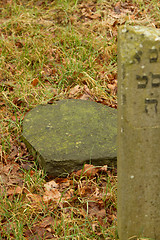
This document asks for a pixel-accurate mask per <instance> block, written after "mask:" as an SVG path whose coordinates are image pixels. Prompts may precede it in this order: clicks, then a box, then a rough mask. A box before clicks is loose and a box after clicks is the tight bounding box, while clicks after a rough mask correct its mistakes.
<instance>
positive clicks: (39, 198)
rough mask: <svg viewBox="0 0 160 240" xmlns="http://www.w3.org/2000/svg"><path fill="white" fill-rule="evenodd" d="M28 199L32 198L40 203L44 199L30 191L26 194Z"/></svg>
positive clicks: (33, 201) (32, 200)
mask: <svg viewBox="0 0 160 240" xmlns="http://www.w3.org/2000/svg"><path fill="white" fill-rule="evenodd" d="M26 197H27V198H28V200H30V201H31V202H32V203H39V202H41V201H42V197H41V196H40V195H38V194H33V193H28V194H27V195H26Z"/></svg>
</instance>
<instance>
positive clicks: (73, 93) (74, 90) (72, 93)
mask: <svg viewBox="0 0 160 240" xmlns="http://www.w3.org/2000/svg"><path fill="white" fill-rule="evenodd" d="M79 92H81V87H80V86H79V85H76V86H75V87H73V88H71V90H70V91H69V97H72V96H73V95H76V94H77V93H79Z"/></svg>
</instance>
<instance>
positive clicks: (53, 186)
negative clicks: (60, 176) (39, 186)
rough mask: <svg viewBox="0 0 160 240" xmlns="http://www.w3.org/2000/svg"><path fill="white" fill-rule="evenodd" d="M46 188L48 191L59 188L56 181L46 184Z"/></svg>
mask: <svg viewBox="0 0 160 240" xmlns="http://www.w3.org/2000/svg"><path fill="white" fill-rule="evenodd" d="M44 188H45V190H46V191H50V190H54V189H55V188H58V184H57V183H56V182H55V181H54V180H52V181H50V182H47V183H45V184H44Z"/></svg>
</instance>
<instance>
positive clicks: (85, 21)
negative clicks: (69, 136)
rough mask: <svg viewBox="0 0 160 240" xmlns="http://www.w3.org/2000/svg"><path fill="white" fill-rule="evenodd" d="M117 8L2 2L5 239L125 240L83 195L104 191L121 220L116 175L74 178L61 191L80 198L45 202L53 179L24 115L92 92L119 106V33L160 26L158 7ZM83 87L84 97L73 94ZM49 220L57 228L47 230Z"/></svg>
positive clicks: (0, 200) (0, 197) (0, 142)
mask: <svg viewBox="0 0 160 240" xmlns="http://www.w3.org/2000/svg"><path fill="white" fill-rule="evenodd" d="M117 2H118V1H113V0H110V1H104V0H97V1H85V0H82V1H80V0H65V1H61V0H56V1H50V0H48V1H42V0H40V1H38V0H37V1H36V0H35V1H31V0H29V1H25V0H22V1H20V0H12V1H0V6H1V8H0V91H1V95H0V119H1V120H0V124H1V133H0V134H1V139H0V158H1V164H2V163H3V166H4V168H3V169H4V172H0V174H1V175H0V176H1V178H0V180H1V181H3V183H0V184H1V185H0V189H1V191H2V193H1V194H0V206H1V208H0V229H1V235H0V239H27V237H26V236H29V238H28V239H38V238H39V239H49V236H50V235H49V234H52V235H54V238H53V239H118V236H117V227H116V219H111V220H110V221H109V219H108V218H107V217H105V218H104V219H103V221H102V220H101V217H100V216H99V217H98V216H96V217H93V216H91V215H90V214H89V212H88V211H89V210H87V209H90V207H89V206H90V204H91V203H90V201H91V200H92V201H93V199H90V198H89V197H86V196H85V195H84V196H83V194H81V192H78V189H81V188H80V186H83V184H84V181H85V184H88V185H89V188H92V187H93V186H94V187H95V186H96V187H98V189H99V191H100V192H101V194H102V198H101V200H102V201H103V204H104V208H105V211H106V212H107V211H110V212H107V214H108V216H112V217H113V216H115V215H114V214H116V175H114V174H112V171H110V172H108V173H107V174H102V175H99V176H97V177H96V178H94V179H90V178H87V179H86V178H85V179H84V177H83V176H82V177H80V178H79V179H77V178H76V176H74V175H72V176H69V179H70V181H71V182H72V184H71V185H69V186H68V187H67V190H66V189H63V191H62V189H60V190H61V194H62V195H65V194H66V192H68V191H69V190H70V191H71V192H72V195H73V196H72V197H71V198H70V199H69V200H67V201H66V203H65V202H63V201H62V202H63V204H60V203H58V204H57V203H53V202H51V203H44V202H43V201H41V198H42V197H43V196H44V183H45V182H46V181H49V180H47V177H46V175H45V174H44V173H43V172H42V170H40V169H39V168H38V166H37V164H36V161H35V159H33V157H32V156H31V155H30V154H29V153H28V151H27V149H26V148H25V146H24V144H23V143H21V140H20V135H21V130H22V122H23V118H24V115H25V114H26V113H27V112H28V111H29V110H30V109H32V108H33V107H35V106H36V105H38V104H41V103H48V102H50V103H51V102H54V101H55V100H59V99H64V98H80V97H81V96H86V95H85V93H86V91H85V89H87V91H88V93H89V94H88V95H87V96H88V97H89V98H90V99H92V100H93V101H97V102H101V103H103V104H106V105H108V106H111V107H115V108H116V107H117V96H116V84H117V48H116V44H117V29H118V26H119V25H123V24H131V25H145V26H152V27H157V28H159V27H160V4H159V3H158V1H155V0H150V1H140V0H139V1H138V0H135V1H130V2H127V1H125V0H123V1H122V2H121V9H120V10H121V12H122V14H117V13H116V12H115V11H114V6H115V4H116V3H117ZM77 85H78V86H79V89H80V90H79V91H78V92H76V93H74V94H70V91H71V90H72V89H74V87H76V86H77ZM111 86H113V91H112V88H111ZM30 164H31V165H30ZM18 166H19V168H18ZM23 166H25V168H24V167H23ZM1 167H2V165H1ZM14 168H15V169H17V171H15V172H14ZM1 171H2V170H1ZM13 179H14V180H13ZM8 182H9V183H8ZM16 185H18V186H20V187H21V190H22V191H20V190H19V192H17V190H16V188H15V186H16ZM60 186H61V187H62V185H60ZM101 186H103V187H101ZM11 190H12V191H13V190H15V193H13V192H12V194H11V192H10V191H11ZM29 194H30V195H29ZM86 194H87V192H86ZM106 199H107V200H106ZM97 201H98V203H99V205H100V204H102V203H101V202H100V199H98V200H97ZM65 204H66V205H65ZM82 209H85V211H86V212H88V214H86V215H85V214H84V212H83V211H84V210H82ZM86 212H85V213H86ZM49 217H50V221H51V218H52V223H51V222H49V224H48V225H46V226H44V225H43V224H42V222H43V221H44V220H46V219H47V218H48V219H49ZM46 228H47V230H46ZM45 234H48V235H45ZM31 235H34V236H36V237H35V238H31ZM38 236H40V237H38ZM50 239H51V238H50Z"/></svg>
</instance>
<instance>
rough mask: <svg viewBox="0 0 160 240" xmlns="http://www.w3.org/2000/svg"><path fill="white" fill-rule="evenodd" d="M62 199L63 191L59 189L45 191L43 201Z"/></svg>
mask: <svg viewBox="0 0 160 240" xmlns="http://www.w3.org/2000/svg"><path fill="white" fill-rule="evenodd" d="M60 199H61V193H60V192H59V191H58V190H57V189H52V190H50V191H45V192H44V195H43V201H44V202H45V203H50V202H51V201H53V202H58V201H59V200H60Z"/></svg>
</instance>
